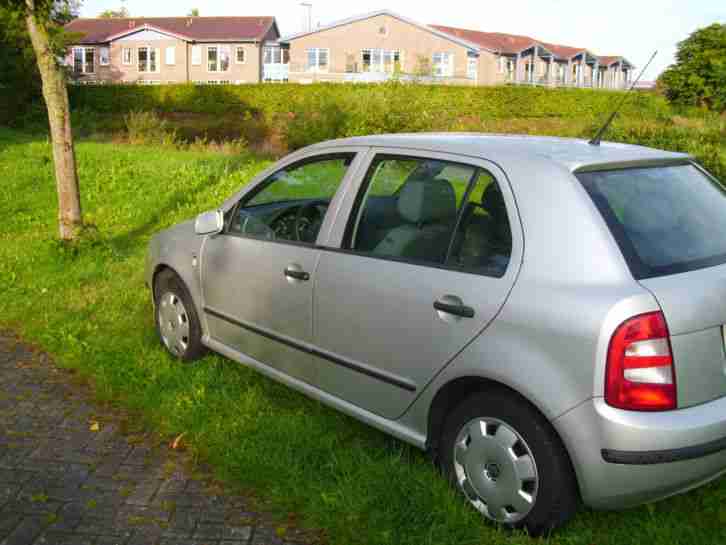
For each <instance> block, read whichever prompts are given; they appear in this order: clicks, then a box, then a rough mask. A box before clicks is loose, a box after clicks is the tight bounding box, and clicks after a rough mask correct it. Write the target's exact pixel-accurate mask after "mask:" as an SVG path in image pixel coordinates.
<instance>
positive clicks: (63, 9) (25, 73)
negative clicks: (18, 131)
mask: <svg viewBox="0 0 726 545" xmlns="http://www.w3.org/2000/svg"><path fill="white" fill-rule="evenodd" d="M25 9H26V6H25V2H24V1H9V0H0V47H1V48H2V51H3V54H2V55H0V97H1V98H0V123H3V124H13V122H15V121H17V120H18V119H19V118H21V117H22V114H23V113H24V112H26V111H28V109H29V108H31V107H33V106H34V105H36V106H41V107H42V104H41V81H40V74H39V72H38V65H37V63H36V60H35V52H34V51H33V46H32V44H31V43H30V38H29V36H28V28H27V25H26V22H25ZM39 13H40V14H41V15H42V16H44V17H47V19H48V33H49V37H50V40H51V46H52V48H53V50H54V51H55V53H56V54H57V55H58V56H62V55H63V54H64V52H65V50H66V47H67V46H68V44H69V43H71V41H72V40H73V38H74V36H72V35H70V34H69V33H67V32H66V31H65V30H64V28H63V25H64V24H66V23H68V22H69V21H71V20H72V19H73V18H74V17H75V16H76V14H77V13H78V3H77V2H51V3H46V4H42V10H40V11H39Z"/></svg>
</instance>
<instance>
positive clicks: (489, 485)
mask: <svg viewBox="0 0 726 545" xmlns="http://www.w3.org/2000/svg"><path fill="white" fill-rule="evenodd" d="M440 447H441V448H440V451H439V452H440V463H441V469H442V471H443V473H444V475H445V476H446V477H447V479H448V480H449V481H450V482H451V484H452V485H453V486H454V487H455V488H456V489H457V490H458V491H459V492H460V493H461V494H462V495H463V496H464V497H465V498H466V500H467V501H468V502H469V503H470V504H471V505H472V506H473V507H475V508H476V509H477V510H478V511H479V512H481V513H482V515H483V516H484V517H486V518H487V519H489V520H492V521H494V522H495V523H499V524H501V525H502V526H504V527H506V528H510V529H516V528H522V529H525V530H527V531H528V532H529V534H530V535H533V536H539V535H543V534H547V533H549V532H551V531H552V530H554V529H556V528H558V527H560V526H562V525H563V524H565V523H566V522H567V521H568V520H569V519H570V518H572V516H574V514H575V513H576V511H577V508H578V506H579V494H578V488H577V482H576V479H575V476H574V472H573V470H572V466H571V463H570V459H569V457H568V455H567V452H566V451H565V448H564V446H563V445H562V442H561V441H560V438H559V437H558V436H557V434H556V432H555V430H554V429H553V428H552V426H551V425H550V423H549V422H548V421H547V420H546V419H545V418H544V416H542V414H541V413H540V412H539V411H537V410H536V409H535V408H534V407H533V406H532V405H531V404H529V403H528V402H527V401H526V400H525V399H523V398H521V397H520V396H518V395H517V394H515V393H514V392H510V391H506V390H503V389H502V390H500V389H495V390H490V391H487V392H480V393H476V394H472V395H471V396H470V397H468V398H466V399H465V400H464V401H463V402H462V403H460V404H459V405H458V406H457V407H456V408H455V409H454V410H453V411H451V413H450V414H449V415H448V416H447V418H446V421H445V424H444V428H443V432H442V436H441V442H440Z"/></svg>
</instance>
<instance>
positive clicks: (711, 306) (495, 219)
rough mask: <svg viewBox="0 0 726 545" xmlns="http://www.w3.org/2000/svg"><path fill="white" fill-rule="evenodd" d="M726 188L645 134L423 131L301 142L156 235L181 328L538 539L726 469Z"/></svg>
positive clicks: (169, 305)
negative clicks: (367, 429) (371, 432)
mask: <svg viewBox="0 0 726 545" xmlns="http://www.w3.org/2000/svg"><path fill="white" fill-rule="evenodd" d="M724 233H726V194H724V190H723V188H722V187H721V186H720V184H719V183H718V182H717V181H716V180H715V179H714V178H713V177H712V176H710V175H709V174H708V173H707V172H705V171H704V170H703V169H702V168H701V167H700V166H698V165H697V164H696V163H694V161H693V160H692V159H691V158H690V157H688V156H686V155H681V154H675V153H668V152H664V151H658V150H654V149H648V148H643V147H638V146H627V145H619V144H609V143H603V144H602V145H600V146H593V145H589V144H588V143H586V142H584V141H578V140H567V139H554V138H535V137H517V136H514V137H513V136H487V135H474V134H420V135H391V136H370V137H361V138H350V139H345V140H336V141H331V142H324V143H321V144H317V145H314V146H312V147H309V148H306V149H304V150H301V151H298V152H296V153H293V154H292V155H290V156H288V157H286V158H285V159H283V160H281V161H279V162H278V163H277V164H275V165H274V166H272V167H271V168H269V169H268V170H267V171H265V172H263V173H262V174H260V175H259V176H258V177H257V178H256V179H254V180H252V181H251V183H249V184H248V185H246V186H245V187H244V188H242V189H241V190H240V191H239V192H238V193H237V194H235V195H233V196H231V197H230V198H229V199H228V200H227V201H226V202H224V203H222V204H221V205H220V206H219V209H217V210H214V211H212V212H208V213H205V214H202V215H201V216H199V217H198V218H197V219H196V222H194V221H190V222H186V223H182V224H180V225H177V226H176V227H173V228H171V229H168V230H166V231H164V232H162V233H159V234H158V235H156V236H155V237H154V238H153V239H152V241H151V243H150V247H149V252H148V259H147V271H146V281H147V282H148V285H149V286H150V287H151V288H152V290H153V300H154V316H155V318H156V326H157V328H158V332H159V336H160V338H161V341H162V342H163V344H164V345H165V346H166V348H167V349H168V350H169V352H171V353H172V354H173V355H174V356H176V357H178V358H180V359H182V360H185V361H190V360H194V359H196V358H199V357H200V356H202V355H203V354H204V353H205V351H206V350H207V349H211V350H213V351H215V352H218V353H220V354H223V355H225V356H227V357H229V358H232V359H234V360H236V361H238V362H240V363H243V364H245V365H249V366H251V367H253V368H255V369H257V370H259V371H260V372H262V373H264V374H265V375H267V376H269V377H271V378H273V379H275V380H278V381H280V382H282V383H284V384H287V385H288V386H290V387H292V388H294V389H296V390H299V391H301V392H303V393H305V394H307V395H309V396H311V397H314V398H316V399H318V400H320V401H322V402H324V403H327V404H329V405H331V406H333V407H335V408H337V409H339V410H341V411H343V412H344V413H346V414H349V415H351V416H354V417H355V418H358V419H360V420H362V421H364V422H366V423H368V424H370V425H371V426H374V427H376V428H379V429H381V430H384V431H386V432H388V433H390V434H392V435H394V436H396V437H398V438H399V439H401V440H403V441H406V442H409V443H411V444H413V445H415V446H417V447H419V448H421V449H426V450H428V451H429V452H430V453H431V455H432V456H433V457H434V459H435V460H436V461H437V462H438V463H439V464H440V466H441V468H442V471H443V473H444V475H445V476H446V477H447V478H448V479H449V480H450V481H451V483H452V484H453V485H454V486H455V487H456V488H457V489H458V490H459V491H460V492H461V494H462V496H463V498H464V499H465V500H466V501H468V502H469V503H470V504H471V505H472V506H473V507H474V508H475V509H477V510H478V511H479V512H481V514H482V515H483V516H484V517H486V518H488V519H491V520H492V521H496V522H498V523H501V524H503V525H505V526H509V527H524V528H526V529H527V530H529V531H530V532H532V533H541V532H543V531H548V530H550V529H552V528H555V527H557V526H558V525H561V524H563V523H564V522H565V521H566V520H568V518H570V517H571V516H572V515H573V514H574V512H575V510H576V509H577V506H578V505H579V503H580V502H581V501H582V502H584V503H585V504H587V505H589V506H591V507H595V508H623V507H627V506H632V505H637V504H640V503H642V502H646V501H651V500H655V499H659V498H664V497H666V496H669V495H672V494H676V493H678V492H683V491H685V490H688V489H689V488H692V487H695V486H698V485H701V484H703V483H705V482H707V481H709V480H711V479H714V478H715V477H717V476H718V475H720V474H721V473H722V472H723V471H724V470H726V355H725V354H726V353H725V351H724V324H726V237H724V235H723V234H724Z"/></svg>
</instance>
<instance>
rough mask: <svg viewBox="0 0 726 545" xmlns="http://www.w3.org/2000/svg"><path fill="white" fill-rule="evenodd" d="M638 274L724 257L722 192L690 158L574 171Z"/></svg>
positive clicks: (725, 196) (725, 210) (670, 270)
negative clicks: (671, 162)
mask: <svg viewBox="0 0 726 545" xmlns="http://www.w3.org/2000/svg"><path fill="white" fill-rule="evenodd" d="M576 176H577V178H578V179H579V180H580V181H581V182H582V184H583V186H584V187H585V189H586V190H587V192H588V193H589V194H590V197H591V198H592V200H593V201H594V202H595V205H596V206H597V208H598V209H599V210H600V212H601V214H602V215H603V218H604V219H605V221H606V222H607V224H608V226H609V227H610V230H611V232H612V233H613V235H614V237H615V239H616V240H617V242H618V244H619V246H620V249H621V251H622V252H623V255H624V257H625V259H626V261H627V262H628V265H629V267H630V270H631V272H632V273H633V276H634V277H635V278H636V279H642V278H652V277H655V276H665V275H668V274H675V273H680V272H685V271H691V270H695V269H700V268H704V267H710V266H714V265H719V264H722V263H726V193H725V192H724V188H722V187H721V186H720V185H719V184H718V183H717V182H716V181H715V180H713V179H711V178H710V177H709V176H707V175H706V174H704V173H703V172H702V171H701V170H699V169H698V168H697V167H696V166H694V165H691V164H684V165H675V166H660V167H648V168H628V169H622V170H608V171H599V172H581V173H577V174H576Z"/></svg>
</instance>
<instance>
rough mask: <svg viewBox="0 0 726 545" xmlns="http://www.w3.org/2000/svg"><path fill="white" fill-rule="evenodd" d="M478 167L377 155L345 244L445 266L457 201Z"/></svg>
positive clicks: (464, 191)
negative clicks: (356, 219) (351, 230)
mask: <svg viewBox="0 0 726 545" xmlns="http://www.w3.org/2000/svg"><path fill="white" fill-rule="evenodd" d="M477 172H478V168H477V167H475V166H471V165H463V164H458V163H453V162H448V161H440V160H436V159H422V158H411V157H397V156H381V157H378V158H376V159H375V160H374V162H373V164H372V165H371V167H370V169H369V172H368V175H367V179H366V184H365V194H364V198H363V200H362V202H361V204H360V206H359V208H358V213H357V216H358V221H357V224H356V225H355V228H354V230H353V233H352V235H351V242H350V245H349V249H351V250H354V251H356V252H360V253H364V254H370V255H373V256H379V257H389V258H392V259H401V260H405V261H414V262H423V263H433V264H439V265H443V264H444V263H445V261H446V256H447V252H448V249H449V246H450V242H451V239H452V235H453V233H454V231H455V228H456V224H457V217H458V214H459V210H460V207H461V203H462V201H463V199H464V197H465V195H466V192H467V188H468V187H469V186H470V184H471V182H472V181H473V180H474V179H475V177H476V176H477Z"/></svg>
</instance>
